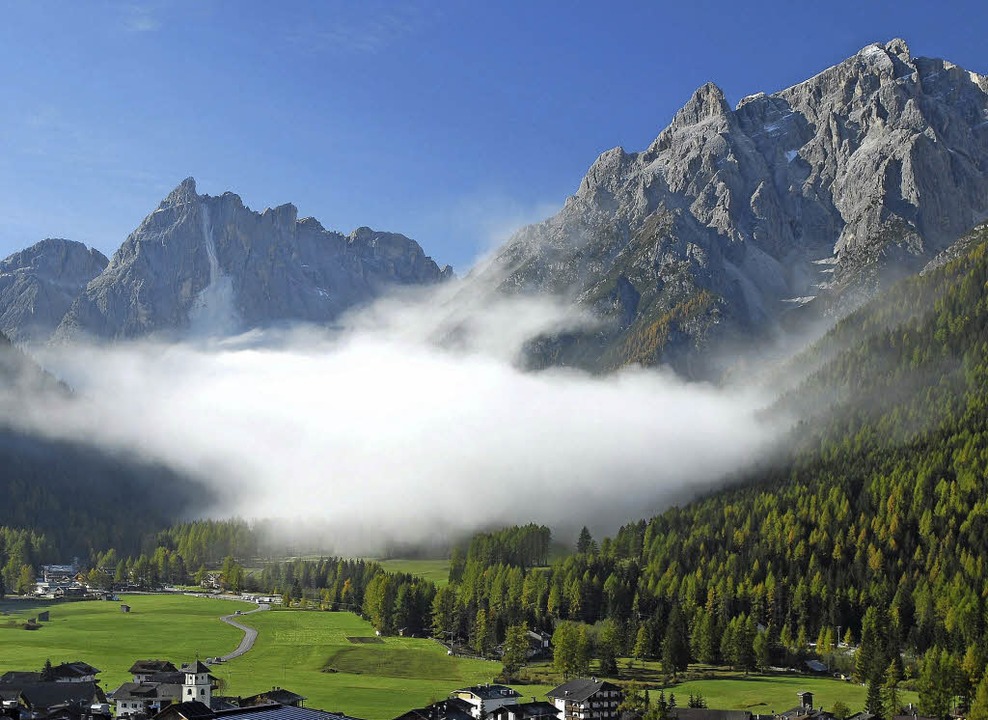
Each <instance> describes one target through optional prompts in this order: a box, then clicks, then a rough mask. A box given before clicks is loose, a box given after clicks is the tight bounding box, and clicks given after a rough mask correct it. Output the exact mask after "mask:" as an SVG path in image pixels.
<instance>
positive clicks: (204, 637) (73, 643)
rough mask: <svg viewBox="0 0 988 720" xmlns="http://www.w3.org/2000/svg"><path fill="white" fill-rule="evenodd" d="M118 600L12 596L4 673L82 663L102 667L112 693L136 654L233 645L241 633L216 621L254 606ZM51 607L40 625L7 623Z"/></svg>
mask: <svg viewBox="0 0 988 720" xmlns="http://www.w3.org/2000/svg"><path fill="white" fill-rule="evenodd" d="M122 602H125V603H127V604H128V605H130V606H131V611H130V612H129V613H123V612H121V611H120V603H119V602H103V601H99V600H90V601H84V602H66V603H43V602H41V601H38V602H34V601H26V600H25V601H20V600H18V601H8V602H5V603H2V604H0V610H2V611H3V612H5V613H10V614H9V615H4V616H2V617H0V647H2V648H3V651H2V652H0V672H6V671H7V670H40V669H41V667H42V665H44V662H45V660H46V659H49V658H50V659H51V661H52V663H54V664H56V665H57V664H58V663H60V662H71V661H75V660H83V661H85V662H88V663H90V664H92V665H95V666H96V667H98V668H100V669H101V670H102V671H103V672H102V674H101V675H100V680H101V681H102V683H103V687H104V688H105V689H107V690H112V689H113V688H115V687H117V686H118V685H119V684H120V683H122V682H124V681H126V680H129V679H130V676H129V675H128V673H127V669H128V668H129V667H130V666H131V665H132V664H133V663H134V661H135V660H139V659H150V658H163V659H167V660H172V661H173V662H180V661H181V662H186V661H191V660H194V659H195V657H196V654H197V653H198V655H199V657H201V658H206V657H209V656H212V655H222V654H224V653H228V652H230V651H232V650H234V649H235V648H236V647H237V645H238V644H239V643H240V639H241V638H242V637H243V633H242V632H240V631H239V630H237V629H236V628H233V627H230V626H229V625H227V624H225V623H222V622H220V621H219V620H218V618H219V616H220V615H226V614H229V613H232V612H234V611H235V610H243V609H250V608H251V607H253V606H252V605H251V604H249V603H243V602H237V601H232V600H217V599H213V598H198V597H189V596H185V595H124V596H123V597H122ZM42 610H49V611H50V613H51V622H48V623H42V627H41V628H40V629H39V630H23V629H21V628H19V627H18V628H8V627H2V625H3V624H5V621H8V620H20V621H21V622H23V621H26V620H28V619H29V618H31V617H34V616H36V615H37V613H38V612H39V611H42Z"/></svg>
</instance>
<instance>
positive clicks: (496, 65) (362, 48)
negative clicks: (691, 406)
mask: <svg viewBox="0 0 988 720" xmlns="http://www.w3.org/2000/svg"><path fill="white" fill-rule="evenodd" d="M986 27H988V3H984V2H978V1H972V2H954V3H939V4H937V5H936V6H934V4H933V3H929V2H894V3H893V2H869V1H868V0H857V1H856V2H827V3H813V2H803V1H802V0H790V1H787V2H774V3H770V2H735V3H725V2H710V1H705V0H695V1H692V2H680V3H675V4H674V3H666V2H658V1H653V2H607V3H604V2H597V3H589V2H576V1H575V0H574V1H571V2H562V1H559V2H549V1H539V0H527V1H525V2H511V1H505V2H481V1H480V0H476V1H474V0H458V1H456V2H453V1H450V2H444V1H440V0H433V1H428V2H373V1H361V2H336V1H335V0H323V1H318V2H317V1H313V2H281V3H277V4H276V3H271V2H264V3H262V2H253V1H248V0H229V1H227V0H197V1H195V2H184V1H181V0H172V1H168V2H165V1H162V2H87V3H80V2H75V1H72V2H40V1H39V2H35V1H33V0H27V1H25V2H19V1H17V0H13V1H7V2H3V3H2V4H0V79H2V84H0V256H6V255H7V254H9V253H10V252H13V251H15V250H17V249H20V248H22V247H26V246H27V245H30V244H32V243H34V242H36V241H38V240H40V239H42V238H44V237H51V236H54V237H68V238H71V239H75V240H80V241H82V242H85V243H87V244H88V245H92V246H95V247H97V248H99V249H100V250H102V251H103V252H105V253H107V254H111V253H112V252H113V251H114V250H115V249H116V248H117V247H118V246H119V245H120V243H121V242H122V241H123V240H124V239H125V238H126V236H127V234H128V233H129V232H130V231H131V230H133V228H134V227H136V226H137V224H138V223H139V222H140V221H141V219H142V218H143V217H144V216H145V215H146V214H147V213H148V212H150V211H151V210H153V209H154V207H155V206H156V205H157V203H158V202H159V201H160V199H161V198H162V197H163V196H164V195H166V194H167V193H168V192H169V190H170V189H171V188H172V187H174V186H175V185H177V184H178V183H179V182H180V181H181V180H182V179H183V178H184V177H187V176H189V175H192V176H194V177H195V178H196V179H197V181H198V185H199V191H200V192H205V193H209V194H219V193H222V192H224V191H226V190H231V191H233V192H236V193H237V194H239V195H240V196H241V197H242V198H243V200H244V202H245V203H246V204H247V205H249V206H250V207H252V208H254V209H258V210H260V209H263V208H264V207H268V206H273V205H278V204H281V203H285V202H292V203H294V204H295V205H296V206H298V208H299V212H300V214H301V215H303V216H304V215H312V216H315V217H317V218H318V219H319V220H320V221H322V223H323V224H324V225H325V226H326V227H329V228H332V229H338V230H341V231H343V232H349V231H350V230H352V229H353V228H355V227H357V226H360V225H369V226H371V227H374V228H377V229H382V230H392V231H396V232H403V233H405V234H406V235H409V236H410V237H413V238H415V239H416V240H418V241H419V242H420V243H421V244H422V246H423V247H424V248H425V250H426V252H427V253H429V254H430V255H432V256H433V257H435V258H436V260H437V261H439V262H440V263H447V262H448V263H452V264H453V265H454V267H456V268H457V269H458V270H459V271H463V270H465V269H466V268H467V267H468V266H469V265H470V264H471V263H472V262H473V260H474V259H475V258H476V257H477V256H478V254H480V253H482V252H483V251H484V250H485V249H487V248H489V247H491V245H492V244H493V243H495V242H496V241H497V240H498V238H501V237H503V235H504V234H505V233H506V232H508V231H509V230H510V229H511V228H512V227H516V226H517V225H519V224H521V223H524V222H529V221H535V220H538V219H541V218H543V217H545V216H547V215H549V214H551V213H552V212H553V211H554V210H555V209H556V208H558V207H559V206H560V205H561V204H562V202H563V201H564V200H565V198H566V196H567V195H569V194H571V193H572V192H574V191H575V189H576V188H577V186H578V185H579V182H580V179H581V178H582V176H583V174H584V172H585V171H586V169H587V168H588V167H589V165H590V164H591V163H592V162H593V160H594V158H595V157H596V156H597V155H598V154H599V153H601V152H602V151H604V150H607V149H608V148H611V147H614V146H616V145H622V146H624V147H625V148H626V149H627V150H640V149H642V148H644V147H645V146H647V145H648V143H649V142H650V141H651V140H652V139H653V138H654V137H655V136H656V135H657V134H658V133H659V131H660V130H661V129H662V128H663V127H664V126H665V125H666V124H667V123H668V122H669V120H670V119H671V118H672V115H673V114H674V113H675V111H676V110H677V109H678V108H679V107H680V106H681V105H682V104H683V103H684V102H686V100H688V99H689V96H690V94H691V93H692V91H693V90H694V89H695V88H696V87H698V86H699V85H701V84H703V83H704V82H707V81H713V82H716V83H717V84H718V85H720V86H721V87H722V88H723V89H724V91H725V93H726V94H727V97H728V100H729V101H730V102H732V103H736V102H737V101H738V100H739V99H740V98H741V97H743V96H744V95H747V94H750V93H753V92H758V91H765V92H772V91H775V90H779V89H781V88H784V87H786V86H788V85H791V84H793V83H796V82H799V81H800V80H803V79H805V78H806V77H809V76H810V75H813V74H815V73H817V72H819V71H820V70H822V69H824V68H825V67H828V66H830V65H833V64H835V63H837V62H839V61H840V60H842V59H843V58H845V57H847V56H849V55H851V54H853V53H854V52H856V51H857V50H859V49H860V48H861V47H863V46H864V45H867V44H868V43H870V42H876V41H883V42H884V41H886V40H888V39H890V38H892V37H903V38H905V39H906V40H907V42H908V43H909V45H910V47H911V49H912V51H913V53H914V54H915V55H928V56H937V57H945V58H947V59H949V60H952V61H953V62H955V63H957V64H959V65H962V66H964V67H966V68H968V69H970V70H975V71H978V72H981V73H988V45H986V44H985V41H984V29H985V28H986Z"/></svg>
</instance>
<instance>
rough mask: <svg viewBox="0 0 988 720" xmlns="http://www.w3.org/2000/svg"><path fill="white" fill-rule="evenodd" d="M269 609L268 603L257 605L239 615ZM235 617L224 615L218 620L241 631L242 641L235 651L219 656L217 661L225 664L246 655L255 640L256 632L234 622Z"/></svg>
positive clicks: (234, 615)
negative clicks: (242, 634)
mask: <svg viewBox="0 0 988 720" xmlns="http://www.w3.org/2000/svg"><path fill="white" fill-rule="evenodd" d="M270 609H271V606H270V605H269V604H268V603H258V604H257V607H256V608H254V609H253V610H248V611H247V612H242V613H240V615H250V614H252V613H256V612H263V611H264V610H270ZM235 617H238V615H237V614H236V613H234V614H233V615H224V616H223V617H221V618H220V620H222V621H223V622H225V623H226V624H227V625H233V627H235V628H237V629H238V630H243V633H244V639H243V640H241V641H240V644H239V645H238V646H237V649H236V650H234V651H233V652H232V653H229V654H227V655H222V656H220V658H219V659H220V660H222V661H223V662H226V661H227V660H233V658H238V657H240V656H241V655H243V654H244V653H246V652H247V651H248V650H250V649H251V648H252V647H254V641H255V640H256V639H257V630H255V629H254V628H252V627H247V626H246V625H244V624H243V623H238V622H237V621H236V620H234V618H235Z"/></svg>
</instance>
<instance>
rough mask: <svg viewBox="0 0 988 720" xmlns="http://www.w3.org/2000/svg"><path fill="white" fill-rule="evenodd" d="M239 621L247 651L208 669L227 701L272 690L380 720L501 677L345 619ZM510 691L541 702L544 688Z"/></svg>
mask: <svg viewBox="0 0 988 720" xmlns="http://www.w3.org/2000/svg"><path fill="white" fill-rule="evenodd" d="M240 620H241V622H243V623H244V624H247V625H251V626H253V627H255V628H257V630H258V637H257V642H256V644H255V645H254V649H253V650H252V651H251V652H249V653H247V654H246V655H245V656H243V657H241V658H238V659H236V660H232V661H231V662H229V663H226V664H224V665H221V666H216V667H215V668H214V672H215V673H216V674H217V675H220V676H222V677H223V678H225V680H226V689H225V690H224V692H226V693H229V694H232V695H238V694H248V693H254V692H259V691H260V690H263V689H265V688H268V687H270V686H271V685H280V686H282V687H286V688H288V689H290V690H292V691H294V692H297V693H301V694H302V695H305V696H306V697H307V698H308V700H306V706H308V707H312V708H320V709H323V710H335V711H339V712H345V713H347V714H349V715H355V716H357V717H360V718H368V720H386V719H387V718H393V717H396V716H398V715H400V714H401V713H403V712H405V711H406V710H410V709H411V708H413V707H422V706H423V705H427V704H429V703H431V702H434V701H436V700H441V699H444V698H446V697H447V696H448V695H449V693H450V692H452V691H453V690H456V689H457V688H459V687H463V686H466V685H475V684H477V683H482V682H491V680H492V679H493V678H494V676H495V675H497V673H499V672H500V670H501V665H500V663H496V662H490V661H487V660H469V659H466V658H459V657H450V656H448V655H447V654H446V650H445V649H444V648H443V647H442V646H441V645H439V644H438V643H436V642H434V641H432V640H426V639H422V638H401V637H382V638H377V637H375V635H374V628H373V627H372V626H371V624H370V623H368V622H366V621H364V620H361V619H360V618H359V617H357V616H356V615H353V614H352V613H343V612H332V613H331V612H319V611H300V610H272V611H270V612H265V613H256V614H254V615H248V616H247V617H243V618H240ZM348 638H356V639H358V640H357V641H356V642H354V641H351V640H349V639H348ZM517 689H518V690H519V692H521V693H523V694H524V695H526V696H531V695H539V696H541V695H544V694H545V693H546V692H547V691H548V690H550V689H551V687H546V686H520V687H518V688H517Z"/></svg>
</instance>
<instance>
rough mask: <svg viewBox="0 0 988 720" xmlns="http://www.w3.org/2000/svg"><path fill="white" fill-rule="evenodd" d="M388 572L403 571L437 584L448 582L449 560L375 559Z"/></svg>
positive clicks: (441, 584)
mask: <svg viewBox="0 0 988 720" xmlns="http://www.w3.org/2000/svg"><path fill="white" fill-rule="evenodd" d="M374 562H376V563H379V564H380V565H381V566H382V567H383V568H384V569H385V570H387V571H388V572H403V573H408V574H409V575H416V576H418V577H420V578H425V579H426V580H431V581H432V582H434V583H435V584H436V585H437V586H443V585H445V584H446V583H448V582H449V560H401V559H389V560H375V561H374Z"/></svg>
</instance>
